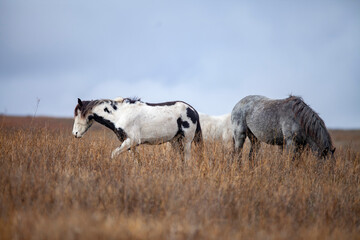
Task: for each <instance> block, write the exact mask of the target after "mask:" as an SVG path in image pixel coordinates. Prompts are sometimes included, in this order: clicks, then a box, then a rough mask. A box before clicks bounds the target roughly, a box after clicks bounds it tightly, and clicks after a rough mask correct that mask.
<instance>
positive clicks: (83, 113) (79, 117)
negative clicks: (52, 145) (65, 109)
mask: <svg viewBox="0 0 360 240" xmlns="http://www.w3.org/2000/svg"><path fill="white" fill-rule="evenodd" d="M88 104H89V101H81V100H80V98H78V104H77V105H76V107H75V112H74V126H73V131H72V133H73V135H74V136H75V137H76V138H81V137H82V136H83V135H84V134H85V133H86V131H87V130H88V129H89V128H90V127H91V125H92V124H93V122H94V120H93V118H92V117H91V113H90V111H89V110H88V108H87V105H88Z"/></svg>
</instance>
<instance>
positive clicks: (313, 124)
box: [289, 96, 334, 151]
mask: <svg viewBox="0 0 360 240" xmlns="http://www.w3.org/2000/svg"><path fill="white" fill-rule="evenodd" d="M289 100H290V101H292V102H293V105H292V110H293V112H294V114H295V118H296V119H297V120H298V121H299V124H300V126H301V127H302V128H303V130H304V131H305V133H306V135H307V136H310V137H311V138H312V139H313V140H314V141H315V142H316V144H317V145H318V146H319V147H320V148H322V149H321V151H324V150H326V149H327V150H326V151H332V150H333V149H334V147H333V143H332V140H331V137H330V134H329V132H328V131H327V129H326V126H325V123H324V121H323V120H322V119H321V118H320V116H319V115H318V114H317V113H316V112H315V111H314V110H313V109H312V108H311V107H310V106H309V105H307V104H306V103H305V102H304V101H303V100H302V98H300V97H295V96H290V97H289Z"/></svg>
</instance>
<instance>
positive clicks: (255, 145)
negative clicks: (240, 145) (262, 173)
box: [248, 131, 260, 168]
mask: <svg viewBox="0 0 360 240" xmlns="http://www.w3.org/2000/svg"><path fill="white" fill-rule="evenodd" d="M248 135H249V139H250V142H251V147H250V152H249V168H252V167H254V166H255V165H256V160H255V158H256V155H257V153H258V152H259V149H260V141H259V140H258V139H257V138H256V137H255V135H254V134H252V133H251V132H250V131H249V132H248Z"/></svg>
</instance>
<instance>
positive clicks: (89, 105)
mask: <svg viewBox="0 0 360 240" xmlns="http://www.w3.org/2000/svg"><path fill="white" fill-rule="evenodd" d="M105 102H107V103H112V102H114V101H112V100H107V99H102V100H91V101H82V106H80V105H79V104H77V105H76V107H75V110H74V116H75V117H76V116H77V115H78V110H80V112H81V116H82V117H85V116H86V115H87V114H88V113H89V112H90V111H91V110H92V109H93V108H94V107H95V106H98V105H100V104H102V103H105Z"/></svg>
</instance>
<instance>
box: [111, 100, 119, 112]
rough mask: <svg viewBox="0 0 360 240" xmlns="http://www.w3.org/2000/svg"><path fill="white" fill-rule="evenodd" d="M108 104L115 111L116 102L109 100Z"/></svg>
mask: <svg viewBox="0 0 360 240" xmlns="http://www.w3.org/2000/svg"><path fill="white" fill-rule="evenodd" d="M110 105H111V107H112V108H113V109H114V110H115V111H116V110H117V106H116V105H117V102H114V101H111V103H110Z"/></svg>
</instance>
